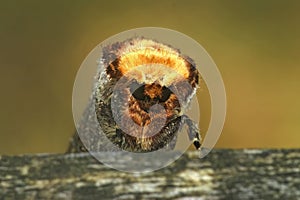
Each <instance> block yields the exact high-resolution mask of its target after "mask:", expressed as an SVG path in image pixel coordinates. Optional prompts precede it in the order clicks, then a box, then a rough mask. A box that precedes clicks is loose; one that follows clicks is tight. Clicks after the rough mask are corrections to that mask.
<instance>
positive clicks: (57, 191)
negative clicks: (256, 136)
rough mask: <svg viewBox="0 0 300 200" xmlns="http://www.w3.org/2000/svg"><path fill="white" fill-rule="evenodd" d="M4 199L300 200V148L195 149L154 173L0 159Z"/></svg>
mask: <svg viewBox="0 0 300 200" xmlns="http://www.w3.org/2000/svg"><path fill="white" fill-rule="evenodd" d="M103 154H106V156H107V158H108V159H110V157H111V154H110V153H108V152H105V153H103ZM0 198H1V199H300V149H286V150H283V149H282V150H279V149H278V150H270V149H265V150H260V149H255V150H254V149H253V150H229V149H220V150H214V151H212V152H211V153H210V154H209V155H208V156H207V157H205V158H204V159H199V158H198V154H197V152H193V151H191V152H186V153H185V154H184V155H183V156H182V157H181V158H180V159H179V160H177V161H176V162H174V163H173V164H171V165H170V166H168V167H166V168H163V169H160V170H158V171H155V172H150V173H126V172H120V171H117V170H114V169H111V168H108V167H106V166H105V165H103V164H101V163H99V162H98V161H97V160H95V159H94V158H92V157H91V156H90V155H89V154H88V153H80V154H61V155H46V154H44V155H20V156H1V157H0Z"/></svg>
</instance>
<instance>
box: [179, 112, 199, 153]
mask: <svg viewBox="0 0 300 200" xmlns="http://www.w3.org/2000/svg"><path fill="white" fill-rule="evenodd" d="M182 122H183V123H184V124H186V125H187V126H188V136H189V139H190V140H191V141H193V144H194V146H195V147H196V149H197V150H199V149H200V146H201V135H200V130H199V128H198V125H197V124H196V123H195V122H194V121H193V120H191V119H190V118H189V117H188V116H187V115H182Z"/></svg>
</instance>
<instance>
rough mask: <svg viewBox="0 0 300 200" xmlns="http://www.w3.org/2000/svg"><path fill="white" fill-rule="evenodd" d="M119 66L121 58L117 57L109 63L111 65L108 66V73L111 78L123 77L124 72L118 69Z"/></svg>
mask: <svg viewBox="0 0 300 200" xmlns="http://www.w3.org/2000/svg"><path fill="white" fill-rule="evenodd" d="M118 67H119V59H118V58H116V59H115V60H114V61H113V62H111V63H109V65H108V66H107V68H106V73H107V75H109V76H110V77H111V78H116V79H120V78H121V77H122V73H121V72H120V70H119V69H118Z"/></svg>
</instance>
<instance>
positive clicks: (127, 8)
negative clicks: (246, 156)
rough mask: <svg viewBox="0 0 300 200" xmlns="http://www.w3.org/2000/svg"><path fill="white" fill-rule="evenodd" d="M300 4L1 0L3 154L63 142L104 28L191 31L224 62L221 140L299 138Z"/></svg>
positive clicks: (296, 141)
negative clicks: (79, 76)
mask: <svg viewBox="0 0 300 200" xmlns="http://www.w3.org/2000/svg"><path fill="white" fill-rule="evenodd" d="M299 10H300V1H275V0H269V1H261V0H257V1H210V2H208V1H207V2H202V1H158V0H157V1H152V0H151V1H103V2H101V1H83V0H72V1H71V0H68V1H67V0H64V1H61V0H59V1H37V0H35V1H33V0H27V1H21V0H20V1H15V0H10V1H3V0H2V1H1V2H0V89H1V98H0V108H1V114H0V120H1V121H0V122H1V125H0V154H18V153H36V152H64V151H65V149H66V146H67V143H68V139H69V137H70V136H71V135H72V134H73V132H74V123H73V118H72V108H71V101H72V99H71V96H72V87H73V82H74V80H75V75H76V71H77V70H78V69H79V67H80V64H81V62H82V61H83V59H84V58H85V57H86V56H87V54H88V53H89V52H90V51H91V50H92V49H93V48H94V47H95V46H96V45H97V44H98V43H100V42H101V41H103V40H105V39H106V38H107V37H109V36H111V35H113V34H116V33H119V32H121V31H124V30H128V29H132V28H136V27H144V26H158V27H165V28H170V29H174V30H177V31H180V32H182V33H185V34H187V35H189V36H190V37H192V38H194V39H195V40H197V41H198V42H199V43H200V44H201V45H202V46H203V47H204V48H206V50H207V51H208V53H209V54H210V55H211V56H212V58H213V59H214V61H215V62H216V64H217V65H218V67H219V69H220V72H221V74H222V76H223V79H224V82H225V86H226V90H227V99H228V112H227V119H226V124H225V127H224V131H223V133H222V135H221V137H220V140H219V141H218V144H217V147H222V148H223V147H226V148H244V147H246V148H256V147H263V148H264V147H276V148H277V147H300V99H299V97H300V66H299V64H300V56H299V53H300V25H299V24H300V23H299V20H300V12H299ZM202 94H203V95H201V92H200V95H199V97H200V98H203V99H206V100H203V101H201V102H202V103H201V110H203V115H202V113H201V116H204V117H203V120H201V123H200V125H201V127H202V131H203V132H205V130H206V128H207V125H208V119H209V101H207V97H208V92H207V90H206V89H205V87H204V88H202ZM201 119H202V118H201Z"/></svg>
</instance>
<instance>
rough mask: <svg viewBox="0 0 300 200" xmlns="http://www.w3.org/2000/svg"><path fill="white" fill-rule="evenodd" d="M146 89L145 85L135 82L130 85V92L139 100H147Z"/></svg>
mask: <svg viewBox="0 0 300 200" xmlns="http://www.w3.org/2000/svg"><path fill="white" fill-rule="evenodd" d="M144 91H145V85H142V84H138V83H136V82H134V83H132V84H131V86H130V92H131V94H132V96H133V97H134V98H135V99H137V100H145V98H146V96H145V94H144Z"/></svg>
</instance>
